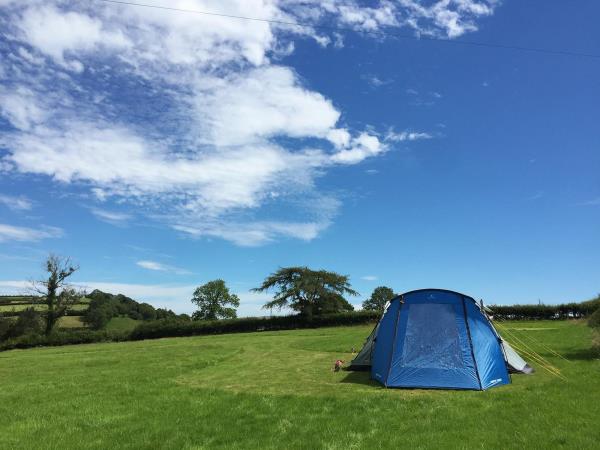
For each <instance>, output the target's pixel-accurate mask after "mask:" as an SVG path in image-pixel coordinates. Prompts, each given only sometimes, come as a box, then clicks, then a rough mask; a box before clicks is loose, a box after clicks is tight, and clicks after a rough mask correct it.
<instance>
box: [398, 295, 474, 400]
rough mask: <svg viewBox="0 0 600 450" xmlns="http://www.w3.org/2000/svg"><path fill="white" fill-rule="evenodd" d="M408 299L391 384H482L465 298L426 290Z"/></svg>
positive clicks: (469, 386) (462, 386) (457, 386)
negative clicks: (476, 365)
mask: <svg viewBox="0 0 600 450" xmlns="http://www.w3.org/2000/svg"><path fill="white" fill-rule="evenodd" d="M404 301H405V304H404V305H403V308H402V310H401V313H400V320H399V324H398V333H397V339H396V341H397V342H396V345H395V347H394V354H393V356H392V365H391V368H390V375H389V378H388V380H387V385H388V386H390V387H433V388H452V389H480V385H479V381H478V379H477V373H476V369H475V364H474V361H473V356H472V352H471V347H470V342H469V337H468V334H467V330H466V323H465V320H464V311H463V308H462V298H461V297H459V296H457V295H456V294H453V293H450V292H427V291H421V292H416V293H414V294H412V295H407V296H406V297H405V298H404Z"/></svg>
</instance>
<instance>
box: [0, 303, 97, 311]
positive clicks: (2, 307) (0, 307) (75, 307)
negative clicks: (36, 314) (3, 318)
mask: <svg viewBox="0 0 600 450" xmlns="http://www.w3.org/2000/svg"><path fill="white" fill-rule="evenodd" d="M88 307H89V306H88V305H87V304H77V305H73V306H71V307H70V308H69V309H71V310H73V311H85V310H86V309H88ZM27 308H33V309H35V310H36V311H46V309H47V307H46V305H41V304H12V303H10V304H6V305H0V312H10V311H15V312H16V311H23V310H24V309H27Z"/></svg>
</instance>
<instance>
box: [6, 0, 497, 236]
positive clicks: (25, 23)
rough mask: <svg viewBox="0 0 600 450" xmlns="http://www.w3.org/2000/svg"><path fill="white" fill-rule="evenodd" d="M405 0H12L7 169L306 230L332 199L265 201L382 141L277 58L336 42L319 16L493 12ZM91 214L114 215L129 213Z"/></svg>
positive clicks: (245, 222)
mask: <svg viewBox="0 0 600 450" xmlns="http://www.w3.org/2000/svg"><path fill="white" fill-rule="evenodd" d="M412 3H413V2H406V1H404V2H400V3H393V2H390V1H382V2H380V3H379V4H378V5H377V6H374V7H365V6H362V5H360V4H359V3H358V2H355V1H353V0H347V1H343V2H335V1H331V0H326V1H323V2H321V1H316V0H315V1H313V0H302V1H299V0H298V1H296V0H291V1H288V2H278V1H275V0H229V1H225V2H216V1H208V0H206V1H205V0H197V1H193V0H178V1H173V2H171V3H169V6H171V7H174V8H183V9H189V10H194V9H195V10H201V11H214V12H217V13H222V14H232V15H239V16H249V17H258V18H262V19H273V20H283V21H302V22H303V23H307V26H306V27H295V26H287V25H282V24H272V23H267V22H259V21H249V20H238V19H231V18H227V17H216V16H206V15H201V14H193V13H184V12H176V11H165V10H160V9H152V8H142V7H134V6H127V5H117V4H107V3H102V4H100V3H97V2H92V3H89V2H88V3H86V2H82V3H68V4H67V3H63V2H59V1H55V2H49V1H44V2H41V1H37V0H31V1H23V2H11V3H8V4H6V3H5V4H4V10H3V12H4V14H3V16H1V17H0V26H2V27H3V30H5V35H6V36H9V37H10V45H11V46H13V47H14V50H13V52H12V53H11V54H10V56H11V57H10V58H6V59H3V60H2V61H0V70H1V71H2V73H3V74H4V77H5V78H6V79H8V80H10V83H7V84H6V85H3V86H2V88H1V89H0V113H1V114H2V116H3V117H4V118H5V119H6V120H8V121H9V122H10V123H11V124H12V126H13V127H14V130H12V131H10V132H7V133H3V135H2V136H0V145H1V146H2V148H3V149H6V151H7V152H8V153H7V155H6V156H5V157H4V158H3V159H1V160H0V170H1V171H3V172H4V173H7V172H13V171H15V172H21V173H26V174H41V175H46V176H48V177H51V178H52V179H54V180H55V181H57V182H59V183H60V184H61V186H68V185H71V184H73V183H77V184H78V185H83V186H84V187H87V188H88V189H89V190H90V191H91V193H92V194H93V195H94V197H95V199H96V200H97V201H99V202H104V203H105V204H106V207H107V208H110V207H112V206H113V205H111V202H119V204H120V205H119V209H122V207H124V206H123V205H128V206H131V205H133V206H134V207H137V208H139V209H138V210H136V214H137V211H139V214H145V215H146V216H147V217H149V218H152V219H155V220H159V221H162V222H164V223H166V224H167V225H168V226H170V227H172V228H175V229H177V230H180V231H183V232H185V233H187V234H190V235H193V236H204V237H209V238H210V237H213V238H223V239H228V240H230V241H232V242H234V243H236V244H239V245H259V244H261V243H266V242H271V241H273V240H275V239H277V238H285V237H292V238H297V239H302V240H311V239H314V238H315V237H316V236H318V234H319V233H320V232H322V231H323V230H324V229H325V228H327V226H328V225H329V224H330V223H331V220H332V219H333V215H334V214H335V210H336V208H332V209H330V210H329V211H328V212H327V213H322V212H315V211H312V210H310V207H309V206H307V205H303V206H302V208H296V209H295V212H296V214H295V216H292V218H289V216H286V220H282V219H281V218H279V217H276V216H271V215H269V214H263V213H264V211H265V210H266V209H268V208H267V206H269V205H271V204H277V205H278V206H282V205H283V206H285V205H288V207H289V205H290V203H292V204H293V202H294V201H295V200H296V199H297V198H308V197H310V198H312V199H315V202H316V203H319V202H318V199H321V198H327V197H328V195H327V194H326V193H321V192H319V191H318V190H317V188H316V187H315V180H316V178H317V177H318V176H320V175H321V174H322V173H324V172H325V171H326V170H327V169H328V168H330V167H331V166H333V165H336V164H343V165H348V164H358V163H360V162H361V161H363V160H364V159H366V158H369V157H375V156H377V155H380V154H382V153H383V152H385V151H386V150H387V146H386V144H385V143H384V142H382V141H381V139H380V138H379V137H378V134H377V133H376V132H375V131H369V132H366V131H364V129H368V130H371V128H370V127H368V126H366V125H365V126H364V127H363V129H361V128H360V127H359V128H358V129H355V128H352V129H351V128H349V127H347V126H346V125H345V124H344V123H340V117H341V116H342V112H341V110H340V108H339V107H337V106H335V105H334V103H333V102H332V100H331V99H328V98H326V97H325V96H324V95H322V94H321V93H319V92H316V91H315V90H313V89H311V88H310V87H309V86H308V85H307V83H306V82H305V81H304V80H303V79H302V78H301V76H300V75H299V74H297V73H296V72H295V71H294V70H293V69H292V68H290V67H285V66H284V65H282V64H281V63H280V61H281V60H282V59H281V58H282V57H283V56H284V55H287V54H289V53H291V52H293V51H294V45H293V38H295V37H297V36H304V37H310V38H313V39H315V40H317V41H318V42H320V43H321V44H322V45H326V46H329V45H333V46H334V47H340V46H341V45H343V44H342V43H341V42H342V41H341V36H340V35H339V33H332V34H331V36H328V35H325V34H319V33H317V32H316V31H315V29H313V28H312V25H318V24H321V23H323V22H327V21H330V20H337V21H338V22H340V23H342V24H344V25H346V26H350V27H352V28H355V29H357V30H369V31H376V30H380V29H385V28H390V27H412V28H415V29H417V30H419V32H420V33H429V34H440V33H442V34H443V33H447V34H450V33H452V35H457V33H459V32H460V30H459V28H460V27H462V28H463V30H469V29H474V27H475V25H474V20H475V19H476V18H477V17H480V16H485V15H489V14H491V12H492V11H493V2H487V3H486V2H473V1H467V0H453V1H445V2H437V3H435V5H434V6H431V7H426V8H425V7H416V6H415V5H413V4H412ZM157 4H159V3H157ZM485 5H488V6H487V7H484V6H485ZM444 11H450V12H451V13H450V12H448V13H447V14H446V15H444ZM7 45H8V44H7ZM83 70H85V71H86V72H85V77H83V76H82V75H81V72H82V71H83ZM121 83H123V84H124V85H125V87H123V86H122V85H121ZM122 89H125V90H126V92H127V94H128V95H126V96H124V95H123V91H122ZM418 138H424V136H417V135H415V137H414V139H418ZM407 139H409V140H411V138H410V137H409V138H407ZM92 212H93V213H94V214H95V215H96V216H97V217H99V218H100V219H102V220H105V221H108V222H111V223H123V222H125V221H126V220H128V219H129V217H128V216H129V215H128V214H123V213H116V212H112V211H109V209H105V208H103V209H98V208H92ZM259 213H260V214H261V216H260V217H256V215H257V214H259Z"/></svg>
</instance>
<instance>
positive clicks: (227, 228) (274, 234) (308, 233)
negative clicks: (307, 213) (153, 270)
mask: <svg viewBox="0 0 600 450" xmlns="http://www.w3.org/2000/svg"><path fill="white" fill-rule="evenodd" d="M328 226H329V222H328V221H323V222H305V223H302V222H249V223H235V222H234V223H205V224H202V225H173V228H174V229H175V230H177V231H181V232H183V233H186V234H188V235H190V236H192V237H197V238H198V237H218V238H222V239H226V240H228V241H231V242H233V243H235V244H237V245H240V246H243V247H255V246H258V245H263V244H266V243H268V242H272V241H273V240H275V239H277V238H280V237H291V238H296V239H301V240H304V241H310V240H312V239H314V238H316V237H317V235H318V234H319V233H320V232H321V231H322V230H324V229H325V228H327V227H328Z"/></svg>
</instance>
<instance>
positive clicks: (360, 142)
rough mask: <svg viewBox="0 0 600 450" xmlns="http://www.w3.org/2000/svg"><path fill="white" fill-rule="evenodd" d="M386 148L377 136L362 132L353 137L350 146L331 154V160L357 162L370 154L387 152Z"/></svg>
mask: <svg viewBox="0 0 600 450" xmlns="http://www.w3.org/2000/svg"><path fill="white" fill-rule="evenodd" d="M386 149H387V148H386V146H385V145H384V144H382V143H381V141H380V140H379V138H378V137H377V136H373V135H370V134H368V133H361V134H360V135H359V136H358V137H356V138H354V139H352V141H351V142H350V144H349V148H347V149H344V150H340V151H338V152H337V153H335V154H334V155H332V156H331V160H332V161H333V162H336V163H340V164H357V163H359V162H361V161H362V160H364V159H366V158H368V157H370V156H376V155H378V154H380V153H383V152H385V151H386Z"/></svg>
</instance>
